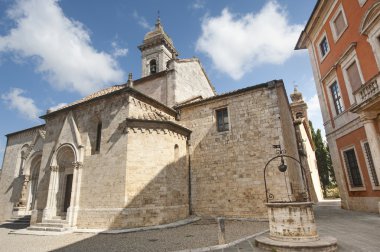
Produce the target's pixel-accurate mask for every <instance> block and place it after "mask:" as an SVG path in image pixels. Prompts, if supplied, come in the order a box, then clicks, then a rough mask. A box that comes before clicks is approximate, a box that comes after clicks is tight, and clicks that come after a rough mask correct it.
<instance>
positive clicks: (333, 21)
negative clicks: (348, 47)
mask: <svg viewBox="0 0 380 252" xmlns="http://www.w3.org/2000/svg"><path fill="white" fill-rule="evenodd" d="M339 13H342V17H343V20H344V23H345V24H346V26H345V27H344V28H343V30H342V31H341V33H340V34H337V30H336V27H335V20H336V19H337V18H338V16H339ZM330 28H331V31H332V35H333V38H334V42H335V43H336V42H337V41H338V40H339V39H340V37H342V35H343V33H344V32H345V31H346V30H347V28H348V22H347V18H346V14H345V12H344V10H343V6H342V4H340V5H339V7H338V9H337V10H336V12H335V14H334V16H333V17H332V18H331V20H330Z"/></svg>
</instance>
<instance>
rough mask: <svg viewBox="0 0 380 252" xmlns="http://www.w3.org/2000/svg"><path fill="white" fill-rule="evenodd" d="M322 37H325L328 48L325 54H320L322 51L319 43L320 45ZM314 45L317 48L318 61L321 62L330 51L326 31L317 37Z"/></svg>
mask: <svg viewBox="0 0 380 252" xmlns="http://www.w3.org/2000/svg"><path fill="white" fill-rule="evenodd" d="M324 38H326V41H327V46H328V48H329V49H328V50H327V52H326V53H325V55H322V51H321V46H320V45H321V43H322V40H323V39H324ZM316 46H317V48H318V49H317V50H318V52H319V62H321V63H322V62H323V60H324V59H325V58H326V57H327V55H329V53H330V51H331V47H330V42H329V39H328V38H327V34H326V31H324V32H323V34H322V36H321V37H320V38H319V39H318V41H317V44H316Z"/></svg>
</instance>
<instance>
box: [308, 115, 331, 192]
mask: <svg viewBox="0 0 380 252" xmlns="http://www.w3.org/2000/svg"><path fill="white" fill-rule="evenodd" d="M309 124H310V130H311V136H312V138H313V141H314V144H315V157H316V159H317V167H318V173H319V180H320V181H321V186H322V191H323V197H325V198H326V197H327V188H328V187H331V186H336V180H335V174H334V170H333V167H332V162H331V156H330V152H329V148H328V146H327V145H326V143H325V142H324V141H323V139H322V134H321V130H320V129H317V132H315V131H314V128H313V124H312V122H311V121H309Z"/></svg>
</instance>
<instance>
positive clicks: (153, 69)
mask: <svg viewBox="0 0 380 252" xmlns="http://www.w3.org/2000/svg"><path fill="white" fill-rule="evenodd" d="M149 69H150V74H155V73H157V62H156V60H155V59H153V60H151V61H150V62H149Z"/></svg>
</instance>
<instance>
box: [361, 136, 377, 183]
mask: <svg viewBox="0 0 380 252" xmlns="http://www.w3.org/2000/svg"><path fill="white" fill-rule="evenodd" d="M363 145H364V152H365V155H366V158H367V165H368V170H369V175H370V176H371V178H372V184H373V185H374V186H379V185H380V184H379V179H378V177H377V174H376V170H375V165H374V163H373V159H372V154H371V149H370V148H369V144H368V143H364V144H363Z"/></svg>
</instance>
